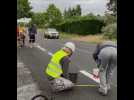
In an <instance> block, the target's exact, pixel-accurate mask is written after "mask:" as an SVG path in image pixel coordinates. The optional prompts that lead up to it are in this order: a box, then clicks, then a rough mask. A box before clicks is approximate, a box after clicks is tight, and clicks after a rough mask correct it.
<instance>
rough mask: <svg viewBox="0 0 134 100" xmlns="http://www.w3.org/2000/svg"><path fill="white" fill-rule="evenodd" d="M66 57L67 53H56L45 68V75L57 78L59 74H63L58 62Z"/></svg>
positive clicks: (61, 51)
mask: <svg viewBox="0 0 134 100" xmlns="http://www.w3.org/2000/svg"><path fill="white" fill-rule="evenodd" d="M65 56H67V53H66V52H65V51H63V50H59V51H57V52H56V53H55V54H54V55H53V56H52V59H51V61H50V63H49V64H48V66H47V68H46V70H45V71H46V74H47V75H49V76H51V77H53V78H59V77H60V76H61V74H62V73H63V70H62V67H61V64H60V60H61V59H62V58H63V57H65Z"/></svg>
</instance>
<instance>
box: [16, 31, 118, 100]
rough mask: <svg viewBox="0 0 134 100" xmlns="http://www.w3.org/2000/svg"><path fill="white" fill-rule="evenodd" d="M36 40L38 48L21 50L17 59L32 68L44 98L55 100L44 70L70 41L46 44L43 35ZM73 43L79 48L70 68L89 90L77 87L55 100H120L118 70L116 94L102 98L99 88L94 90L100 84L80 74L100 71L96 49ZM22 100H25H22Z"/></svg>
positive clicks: (115, 83) (113, 89)
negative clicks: (52, 56)
mask: <svg viewBox="0 0 134 100" xmlns="http://www.w3.org/2000/svg"><path fill="white" fill-rule="evenodd" d="M36 38H37V44H36V46H35V47H33V48H29V47H23V48H17V58H18V59H19V61H21V62H23V64H24V66H25V67H26V68H28V70H29V71H30V73H31V76H32V79H33V80H34V81H35V82H36V85H37V86H38V88H39V90H40V91H41V94H43V95H47V96H48V97H51V95H52V94H51V91H50V88H49V84H48V82H47V79H46V77H45V75H44V69H45V67H46V66H47V64H48V63H49V60H50V58H51V53H54V52H56V51H57V50H59V49H60V48H61V47H62V46H63V45H64V43H65V42H67V41H70V40H44V39H43V34H41V33H39V34H38V35H37V37H36ZM73 42H74V43H75V44H76V52H75V53H74V54H73V55H72V57H71V59H72V63H71V64H70V68H69V71H70V72H77V73H78V80H77V85H89V86H76V87H74V89H73V90H72V91H66V92H61V93H58V94H53V97H54V98H55V100H117V69H116V70H115V72H114V75H113V83H112V90H111V91H110V93H109V94H108V96H101V95H100V94H99V93H98V91H97V89H98V88H97V87H96V86H90V85H98V84H97V83H95V82H94V81H93V80H91V79H90V78H89V77H87V76H85V75H83V74H82V73H80V71H81V70H85V71H87V72H89V73H90V72H91V71H92V69H93V68H95V67H96V64H95V62H94V60H93V59H92V53H93V51H94V49H95V46H96V45H95V44H90V43H86V42H80V41H73ZM26 45H28V43H26ZM18 73H19V72H18ZM17 77H18V76H17ZM29 80H30V79H29ZM19 81H20V80H19V79H18V80H17V85H18V82H19ZM26 81H28V80H26ZM32 82H33V81H31V83H30V82H29V83H28V84H25V83H26V82H25V80H24V81H23V82H22V83H21V85H18V86H17V90H18V89H19V88H21V87H24V86H27V85H30V84H31V85H32V84H33V83H32ZM17 92H18V91H17ZM18 100H25V99H19V98H18Z"/></svg>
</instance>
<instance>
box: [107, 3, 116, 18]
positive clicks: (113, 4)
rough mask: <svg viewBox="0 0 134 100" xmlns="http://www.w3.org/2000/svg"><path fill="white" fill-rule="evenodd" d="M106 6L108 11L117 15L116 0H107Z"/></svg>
mask: <svg viewBox="0 0 134 100" xmlns="http://www.w3.org/2000/svg"><path fill="white" fill-rule="evenodd" d="M107 7H108V10H109V11H112V14H113V15H114V16H116V15H117V0H109V2H108V3H107Z"/></svg>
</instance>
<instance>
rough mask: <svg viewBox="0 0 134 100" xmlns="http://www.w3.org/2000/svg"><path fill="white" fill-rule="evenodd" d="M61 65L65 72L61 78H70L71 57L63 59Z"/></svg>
mask: <svg viewBox="0 0 134 100" xmlns="http://www.w3.org/2000/svg"><path fill="white" fill-rule="evenodd" d="M60 63H61V66H62V70H63V74H62V75H61V77H64V78H68V70H69V63H70V60H69V57H68V56H67V57H64V58H63V59H61V61H60Z"/></svg>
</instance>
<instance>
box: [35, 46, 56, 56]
mask: <svg viewBox="0 0 134 100" xmlns="http://www.w3.org/2000/svg"><path fill="white" fill-rule="evenodd" d="M35 47H37V48H39V49H40V50H41V51H44V52H47V54H48V55H49V56H52V55H53V53H52V52H49V51H47V50H46V49H45V48H43V47H41V46H40V45H36V46H35Z"/></svg>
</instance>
